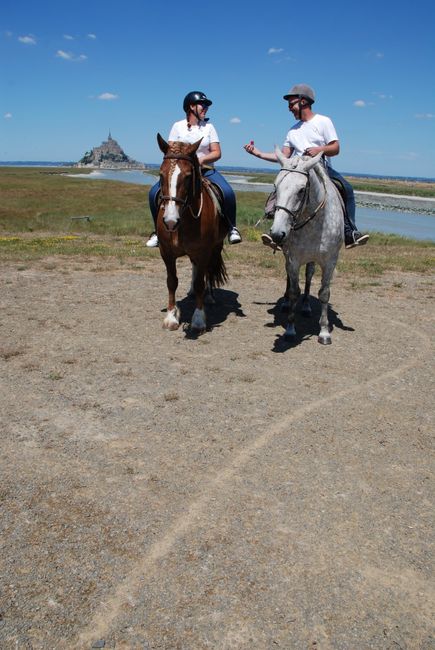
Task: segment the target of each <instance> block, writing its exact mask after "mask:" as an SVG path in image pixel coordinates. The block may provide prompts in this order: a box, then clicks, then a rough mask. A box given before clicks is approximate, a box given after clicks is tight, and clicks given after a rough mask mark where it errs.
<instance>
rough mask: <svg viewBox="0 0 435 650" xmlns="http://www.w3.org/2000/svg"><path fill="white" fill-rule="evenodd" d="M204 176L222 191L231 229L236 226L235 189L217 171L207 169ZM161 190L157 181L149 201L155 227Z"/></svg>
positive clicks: (150, 193) (151, 190)
mask: <svg viewBox="0 0 435 650" xmlns="http://www.w3.org/2000/svg"><path fill="white" fill-rule="evenodd" d="M203 176H205V177H206V178H208V179H209V181H210V182H211V183H214V184H215V185H217V186H218V187H219V188H220V189H221V190H222V194H223V197H224V214H225V218H226V219H227V220H228V222H229V223H230V225H231V227H234V226H235V225H236V195H235V194H234V191H233V188H232V187H231V185H230V184H229V183H227V181H226V180H225V178H224V177H223V176H222V174H220V173H219V172H218V171H216V169H207V170H206V171H204V172H203ZM159 190H160V181H157V183H156V184H155V185H153V186H152V188H151V189H150V191H149V194H148V200H149V204H150V210H151V214H152V216H153V221H154V226H156V223H157V208H158V206H157V193H158V192H159Z"/></svg>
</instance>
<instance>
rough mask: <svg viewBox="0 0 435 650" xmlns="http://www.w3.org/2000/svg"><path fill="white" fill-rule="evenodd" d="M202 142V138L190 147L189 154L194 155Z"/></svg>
mask: <svg viewBox="0 0 435 650" xmlns="http://www.w3.org/2000/svg"><path fill="white" fill-rule="evenodd" d="M201 142H202V138H201V139H200V140H197V141H196V142H194V143H193V144H192V145H191V146H190V147H189V154H194V153H195V152H196V150H197V149H198V147H199V145H200V144H201Z"/></svg>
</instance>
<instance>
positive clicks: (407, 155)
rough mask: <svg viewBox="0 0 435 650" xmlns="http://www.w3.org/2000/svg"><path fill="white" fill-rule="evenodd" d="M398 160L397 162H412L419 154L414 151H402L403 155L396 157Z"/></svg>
mask: <svg viewBox="0 0 435 650" xmlns="http://www.w3.org/2000/svg"><path fill="white" fill-rule="evenodd" d="M398 158H399V160H408V161H411V162H413V161H414V160H417V158H420V154H418V153H416V152H415V151H404V152H403V154H401V155H400V156H398Z"/></svg>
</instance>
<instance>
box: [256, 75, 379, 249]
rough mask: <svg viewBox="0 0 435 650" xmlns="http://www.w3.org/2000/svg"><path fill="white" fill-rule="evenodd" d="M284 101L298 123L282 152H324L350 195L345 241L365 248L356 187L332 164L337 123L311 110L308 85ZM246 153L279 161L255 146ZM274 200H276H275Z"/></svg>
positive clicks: (335, 176) (336, 150)
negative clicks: (359, 227)
mask: <svg viewBox="0 0 435 650" xmlns="http://www.w3.org/2000/svg"><path fill="white" fill-rule="evenodd" d="M283 99H284V100H285V101H288V108H289V111H291V112H292V113H293V116H294V118H295V119H296V120H298V121H297V122H296V124H294V125H293V126H292V127H291V129H290V131H289V132H288V133H287V136H286V138H285V140H284V144H283V146H282V153H283V154H284V155H285V156H287V158H290V157H291V156H303V155H305V156H311V157H314V156H316V155H317V154H318V153H323V155H324V156H323V161H324V164H325V167H326V170H327V172H328V176H329V177H330V178H331V179H332V180H334V179H336V180H337V181H338V182H339V183H340V184H341V185H342V187H343V189H344V192H345V195H346V201H345V202H346V210H345V216H344V242H345V246H346V248H353V247H354V246H362V245H363V244H366V243H367V240H368V238H369V236H368V235H363V234H361V233H360V232H359V231H358V230H357V227H356V225H355V196H354V193H353V188H352V185H350V183H348V182H347V181H346V180H345V179H344V178H343V177H342V176H341V175H340V174H339V173H338V172H336V171H335V170H334V169H333V168H332V166H331V163H330V161H329V158H331V157H332V156H337V155H338V154H339V152H340V143H339V140H338V136H337V132H336V130H335V127H334V124H333V123H332V121H331V119H330V118H329V117H326V115H319V113H314V112H313V111H312V110H311V107H312V105H313V104H314V101H315V95H314V90H313V89H312V88H311V87H310V86H307V85H306V84H296V85H295V86H293V88H291V89H290V90H289V92H288V93H287V95H284V97H283ZM244 148H245V150H246V151H247V152H248V153H250V154H252V155H253V156H257V158H261V159H262V160H269V161H271V162H277V161H278V158H277V156H276V154H275V153H264V152H262V151H260V150H259V149H257V148H256V147H255V146H254V143H253V142H251V143H250V144H247V145H245V147H244ZM271 198H272V197H271ZM271 207H272V206H269V203H268V206H267V208H266V212H267V213H268V214H270V212H271V211H273V212H274V206H273V207H272V210H271ZM262 240H263V243H264V244H266V245H272V247H273V248H275V244H273V243H272V239H271V237H270V236H269V235H262Z"/></svg>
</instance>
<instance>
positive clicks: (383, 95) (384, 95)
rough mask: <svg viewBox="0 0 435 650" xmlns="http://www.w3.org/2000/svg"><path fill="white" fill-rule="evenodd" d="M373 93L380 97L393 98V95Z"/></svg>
mask: <svg viewBox="0 0 435 650" xmlns="http://www.w3.org/2000/svg"><path fill="white" fill-rule="evenodd" d="M373 95H376V97H379V99H393V95H387V94H385V93H373Z"/></svg>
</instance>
